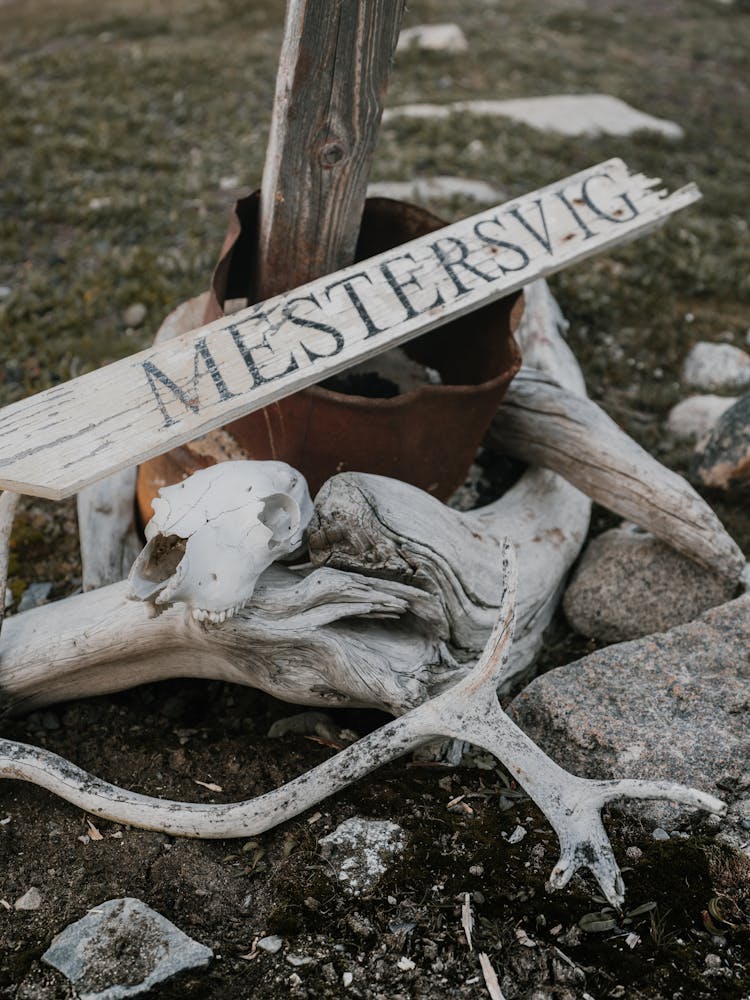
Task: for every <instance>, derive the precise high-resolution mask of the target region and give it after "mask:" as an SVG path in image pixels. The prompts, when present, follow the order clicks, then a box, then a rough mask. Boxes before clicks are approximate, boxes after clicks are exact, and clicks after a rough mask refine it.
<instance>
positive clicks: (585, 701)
mask: <svg viewBox="0 0 750 1000" xmlns="http://www.w3.org/2000/svg"><path fill="white" fill-rule="evenodd" d="M748 649H750V595H748V594H745V595H743V596H742V597H738V598H737V599H736V600H734V601H729V602H728V603H726V604H723V605H721V607H717V608H712V609H711V610H710V611H707V612H706V613H705V614H703V615H702V616H701V617H700V618H698V619H697V620H696V621H693V622H690V623H688V624H686V625H680V626H679V627H677V628H673V629H671V630H670V631H668V632H663V633H661V634H657V635H651V636H647V637H645V638H643V639H639V640H636V641H634V642H623V643H620V644H618V645H615V646H608V647H606V648H605V649H600V650H598V651H597V652H595V653H592V654H590V655H589V656H585V657H583V658H582V659H580V660H577V661H575V662H573V663H568V664H566V665H565V666H562V667H557V668H556V669H554V670H550V671H548V672H547V673H545V674H542V675H541V676H539V677H537V678H536V679H535V680H533V681H532V682H531V684H529V685H528V687H526V688H524V689H523V691H522V692H521V693H520V694H519V695H517V697H516V698H515V699H514V701H513V702H512V703H511V705H510V707H509V709H508V712H509V715H510V716H511V718H512V719H513V721H514V722H516V723H517V724H518V725H519V726H520V727H521V728H522V729H523V730H524V731H525V732H526V733H527V735H528V736H530V737H531V739H533V740H534V741H535V742H536V743H538V744H539V746H540V747H541V749H542V750H544V751H545V753H547V754H549V755H550V756H551V757H552V758H553V760H555V761H557V762H558V763H559V764H560V765H561V766H562V767H565V768H567V769H568V770H570V771H572V772H573V773H575V774H585V775H586V776H587V777H588V778H595V779H596V778H604V779H606V778H645V779H653V780H658V779H664V780H667V781H677V782H680V783H682V784H686V785H691V786H694V787H697V788H700V789H702V790H703V791H705V792H709V793H711V794H714V795H716V796H717V797H718V798H721V799H725V800H727V799H728V800H730V804H731V800H732V799H738V798H740V797H741V796H740V794H739V793H734V795H733V794H732V792H731V791H727V789H732V788H737V789H742V788H746V787H747V785H746V783H745V782H746V777H745V775H746V773H747V761H748V759H750V729H749V728H748V725H747V705H748V704H749V703H750V673H749V672H748V659H747V651H748ZM717 733H720V734H721V739H720V741H719V742H718V743H717V738H716V734H717ZM618 808H620V809H625V808H627V810H628V811H629V812H631V813H632V812H635V813H637V815H638V816H640V817H642V818H647V819H648V820H649V821H650V822H651V823H652V824H653V825H654V826H661V827H663V828H664V829H674V828H679V827H680V826H683V825H684V824H685V822H687V821H689V819H690V818H691V816H694V815H695V814H694V812H692V811H691V810H690V808H689V807H687V806H682V805H678V804H669V803H666V802H639V803H628V804H625V803H622V804H619V805H618ZM703 815H705V814H703Z"/></svg>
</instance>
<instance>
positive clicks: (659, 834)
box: [651, 826, 669, 840]
mask: <svg viewBox="0 0 750 1000" xmlns="http://www.w3.org/2000/svg"><path fill="white" fill-rule="evenodd" d="M651 836H652V837H653V838H654V840H669V834H668V833H667V831H666V830H662V828H661V827H660V826H657V827H656V828H655V829H654V830H652V831H651Z"/></svg>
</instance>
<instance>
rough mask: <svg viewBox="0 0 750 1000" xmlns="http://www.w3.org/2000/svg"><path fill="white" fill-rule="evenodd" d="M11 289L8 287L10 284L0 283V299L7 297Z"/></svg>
mask: <svg viewBox="0 0 750 1000" xmlns="http://www.w3.org/2000/svg"><path fill="white" fill-rule="evenodd" d="M12 291H13V289H12V288H11V287H10V285H0V300H1V299H7V298H8V297H9V296H10V294H11V292H12Z"/></svg>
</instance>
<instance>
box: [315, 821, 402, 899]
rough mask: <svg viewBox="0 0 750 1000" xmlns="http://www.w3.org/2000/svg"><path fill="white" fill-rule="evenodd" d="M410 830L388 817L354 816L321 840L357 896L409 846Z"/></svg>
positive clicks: (323, 851)
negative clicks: (388, 819)
mask: <svg viewBox="0 0 750 1000" xmlns="http://www.w3.org/2000/svg"><path fill="white" fill-rule="evenodd" d="M406 839H407V838H406V833H405V831H404V830H403V829H402V828H401V827H400V826H397V825H396V824H395V823H390V822H388V821H387V820H374V819H363V818H362V817H361V816H354V817H352V819H347V820H345V821H344V822H343V823H341V824H340V825H339V826H338V827H336V829H335V830H334V831H333V833H329V834H328V836H327V837H322V838H321V840H320V841H319V844H320V848H321V854H322V855H323V857H324V858H328V859H329V860H330V861H331V863H332V866H333V869H334V871H335V872H336V874H337V877H338V880H339V881H340V882H341V883H342V885H343V887H344V888H345V889H346V890H347V892H349V893H351V894H352V895H354V896H359V895H360V894H361V893H363V892H366V891H368V890H369V889H370V888H372V886H374V885H375V883H376V882H377V880H378V879H379V878H380V876H381V875H382V874H383V873H384V872H385V871H386V869H387V868H388V865H389V864H390V863H391V862H392V861H393V860H394V859H395V858H396V857H397V856H398V855H399V854H400V853H401V852H402V851H403V849H404V847H405V846H406Z"/></svg>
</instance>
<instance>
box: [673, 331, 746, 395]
mask: <svg viewBox="0 0 750 1000" xmlns="http://www.w3.org/2000/svg"><path fill="white" fill-rule="evenodd" d="M682 378H683V381H684V382H685V383H686V384H687V385H690V386H692V387H693V388H695V389H701V390H703V391H704V392H717V391H718V392H734V391H736V390H738V389H739V390H742V389H747V388H750V354H748V353H747V352H746V351H743V350H741V348H739V347H733V346H732V344H713V343H710V342H708V341H705V340H701V341H699V342H698V343H697V344H695V345H694V347H693V348H692V349H691V351H690V353H689V354H688V356H687V358H685V363H684V364H683V367H682Z"/></svg>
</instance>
